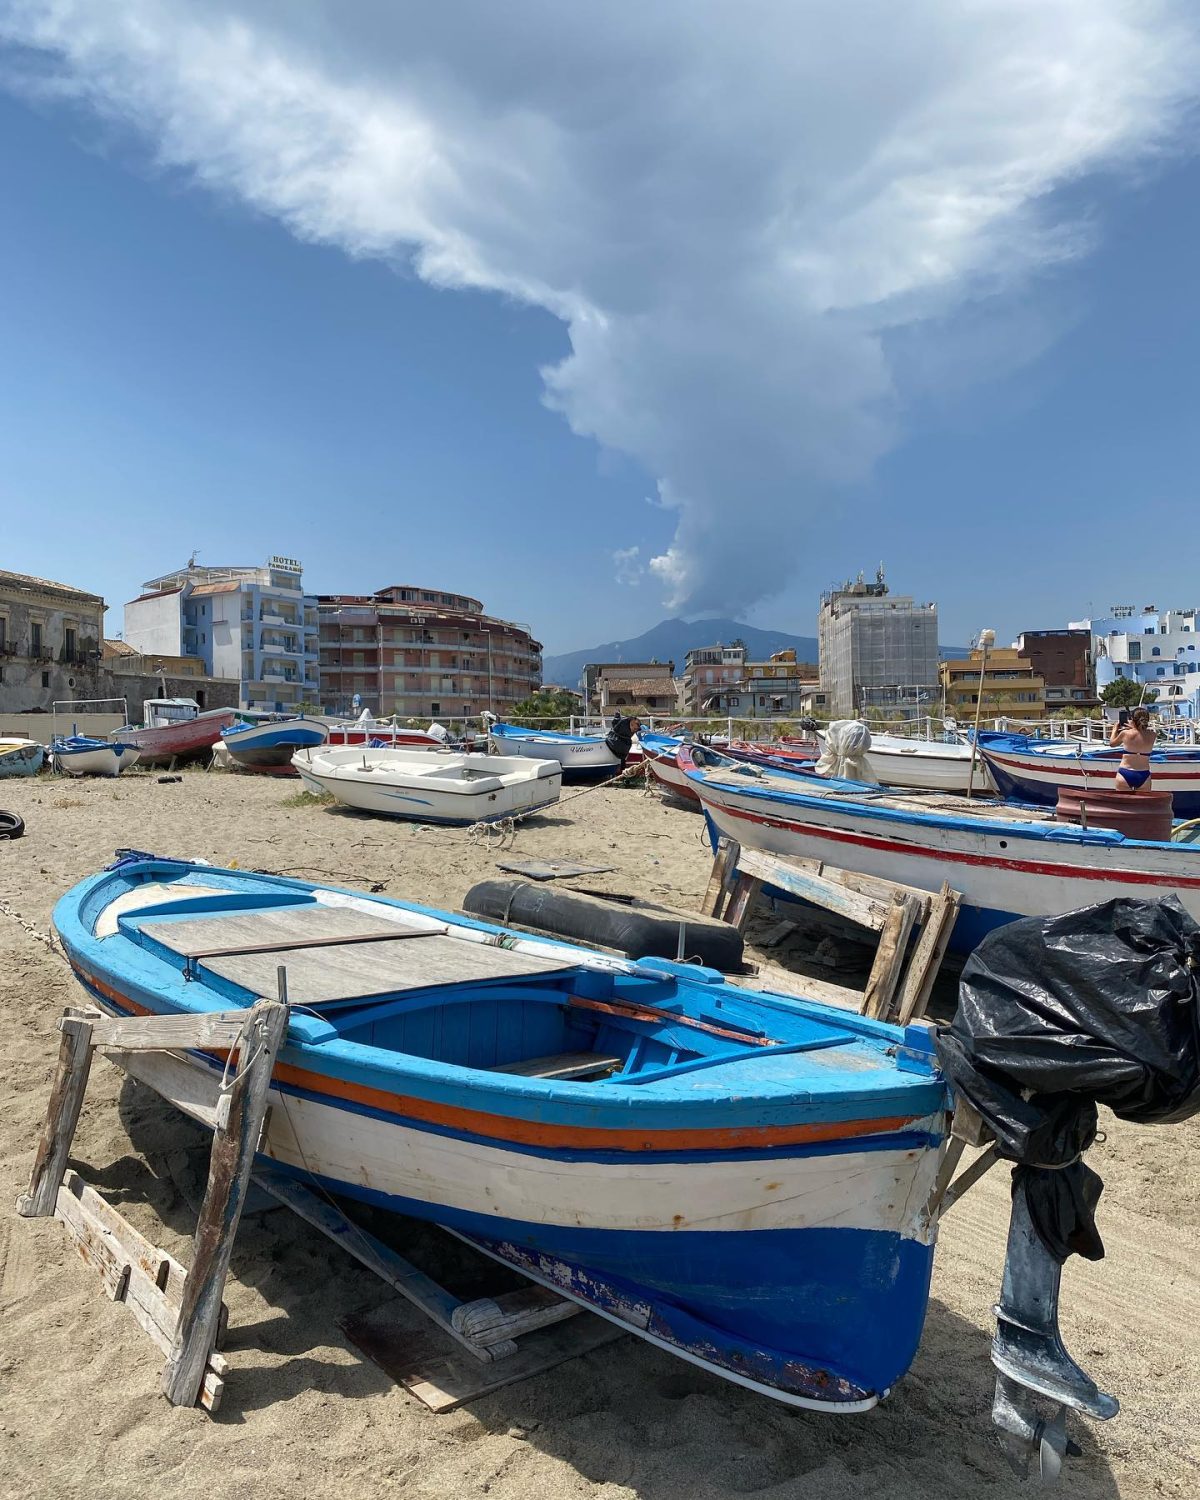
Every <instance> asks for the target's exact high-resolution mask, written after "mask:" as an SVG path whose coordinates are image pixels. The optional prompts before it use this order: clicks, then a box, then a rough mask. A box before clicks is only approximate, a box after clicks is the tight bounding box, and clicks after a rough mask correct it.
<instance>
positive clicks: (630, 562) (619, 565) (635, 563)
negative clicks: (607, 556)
mask: <svg viewBox="0 0 1200 1500" xmlns="http://www.w3.org/2000/svg"><path fill="white" fill-rule="evenodd" d="M641 552H642V549H641V548H640V547H618V548H617V550H616V551H615V552H614V553H613V554H612V560H613V569H614V577H615V578H616V580H617V582H618V583H619V584H623V585H624V586H625V587H626V588H636V587H637V585H638V584H639V583H641V581H642V576H643V574H644V572H645V569H644V568H643V567H642V564H641Z"/></svg>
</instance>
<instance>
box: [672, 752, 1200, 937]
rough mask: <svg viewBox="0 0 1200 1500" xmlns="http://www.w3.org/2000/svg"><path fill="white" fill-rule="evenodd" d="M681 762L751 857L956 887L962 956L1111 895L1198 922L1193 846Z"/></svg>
mask: <svg viewBox="0 0 1200 1500" xmlns="http://www.w3.org/2000/svg"><path fill="white" fill-rule="evenodd" d="M678 759H679V763H680V765H681V766H682V767H683V769H684V770H685V772H686V774H687V777H688V780H689V782H690V783H691V785H692V786H693V787H694V788H695V790H696V794H697V796H698V797H699V798H700V801H701V803H702V805H703V807H704V811H705V812H706V813H707V814H708V817H709V821H710V825H711V826H712V827H713V828H714V829H715V831H716V832H717V833H719V834H725V835H727V836H728V837H730V838H732V839H736V840H737V842H738V843H740V844H743V845H745V846H746V847H747V848H751V849H764V850H767V851H768V852H770V853H773V854H785V855H786V854H790V855H796V856H798V857H801V858H804V859H816V860H826V861H828V862H829V863H830V864H831V865H836V866H838V867H839V868H841V869H844V870H856V871H858V872H859V873H861V874H864V875H881V876H884V877H886V878H887V879H889V880H897V881H900V882H901V883H903V884H905V885H912V886H917V887H919V888H921V889H923V890H928V891H936V890H940V888H941V886H942V883H943V882H944V881H949V883H950V885H951V886H952V887H954V889H956V890H958V891H961V892H962V896H963V901H962V905H961V906H960V908H959V916H958V922H957V925H956V927H955V929H954V934H953V937H952V943H953V945H954V946H955V947H956V948H958V949H960V950H962V951H968V950H970V949H971V948H973V947H974V946H975V944H976V943H977V942H978V941H979V939H980V938H981V937H982V936H983V934H984V933H985V932H988V931H990V930H991V928H993V927H998V926H1000V925H1001V924H1002V923H1004V922H1010V921H1012V920H1013V918H1014V917H1043V916H1052V915H1056V914H1058V913H1060V912H1067V911H1073V910H1075V909H1076V908H1078V907H1081V906H1091V905H1093V904H1094V903H1095V902H1098V901H1107V900H1109V899H1110V898H1111V897H1114V896H1131V897H1134V898H1136V899H1140V900H1143V901H1145V900H1153V899H1154V898H1155V897H1157V896H1165V895H1168V894H1169V893H1172V892H1173V893H1174V894H1176V895H1177V896H1178V897H1179V899H1180V900H1181V901H1182V902H1183V904H1184V906H1186V907H1187V909H1188V911H1189V912H1190V913H1191V914H1192V916H1194V917H1196V918H1197V919H1198V920H1200V846H1198V845H1193V844H1188V843H1158V842H1153V841H1150V840H1142V839H1130V838H1126V837H1125V835H1124V834H1121V833H1117V832H1115V831H1113V830H1110V829H1106V828H1089V829H1083V828H1080V827H1079V826H1077V825H1076V824H1074V823H1060V822H1058V821H1056V820H1055V818H1054V817H1053V815H1052V814H1051V813H1049V812H1048V811H1047V810H1046V809H1044V808H1038V807H1015V806H1010V805H1006V804H1000V803H996V802H992V801H986V800H985V801H969V800H968V799H967V798H966V797H951V796H943V795H940V794H933V793H930V794H922V793H917V792H902V791H890V790H887V789H885V788H882V787H877V786H871V785H868V784H867V783H865V782H856V781H835V780H827V781H822V782H820V783H815V782H814V780H813V778H811V777H806V776H795V775H790V774H788V773H787V772H785V771H767V770H763V769H761V768H759V767H755V766H746V765H738V764H736V763H735V762H733V761H730V760H728V759H727V758H724V757H722V756H720V755H718V754H716V752H714V751H712V750H708V749H704V748H701V747H699V746H691V747H689V746H686V745H685V746H682V747H681V748H680V750H679V751H678Z"/></svg>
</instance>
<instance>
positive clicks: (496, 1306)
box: [450, 1286, 583, 1346]
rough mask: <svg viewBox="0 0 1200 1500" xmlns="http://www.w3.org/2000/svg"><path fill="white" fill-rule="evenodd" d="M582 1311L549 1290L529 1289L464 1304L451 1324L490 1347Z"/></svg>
mask: <svg viewBox="0 0 1200 1500" xmlns="http://www.w3.org/2000/svg"><path fill="white" fill-rule="evenodd" d="M582 1311H583V1309H582V1307H580V1305H579V1303H578V1302H568V1301H567V1300H566V1298H565V1297H560V1296H559V1295H558V1293H557V1292H552V1291H551V1290H550V1289H549V1287H544V1286H528V1287H522V1288H521V1290H520V1291H517V1292H504V1293H503V1294H502V1295H501V1296H499V1297H483V1298H480V1300H479V1301H477V1302H463V1303H460V1304H459V1306H458V1307H456V1308H455V1309H454V1312H453V1313H452V1314H451V1319H450V1321H451V1322H452V1323H453V1325H454V1327H455V1328H456V1329H457V1331H458V1332H459V1333H461V1334H462V1335H463V1336H464V1337H465V1338H468V1339H470V1340H471V1341H472V1343H475V1344H483V1345H485V1346H486V1345H492V1344H497V1343H502V1342H504V1341H505V1340H507V1339H517V1338H520V1337H521V1335H522V1334H524V1333H532V1331H533V1330H534V1329H535V1328H545V1327H547V1326H548V1325H549V1324H551V1323H562V1322H564V1321H565V1320H566V1319H567V1318H573V1317H574V1316H575V1315H576V1313H580V1312H582Z"/></svg>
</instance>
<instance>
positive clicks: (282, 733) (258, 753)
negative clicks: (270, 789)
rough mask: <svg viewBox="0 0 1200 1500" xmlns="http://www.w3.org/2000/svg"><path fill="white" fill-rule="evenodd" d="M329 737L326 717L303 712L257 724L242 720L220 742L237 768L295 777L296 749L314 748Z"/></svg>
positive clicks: (270, 774) (231, 726)
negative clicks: (312, 715) (321, 717)
mask: <svg viewBox="0 0 1200 1500" xmlns="http://www.w3.org/2000/svg"><path fill="white" fill-rule="evenodd" d="M328 738H329V726H328V725H327V724H326V723H325V722H324V721H323V720H321V719H310V718H306V717H305V716H304V715H303V714H297V715H294V716H293V717H291V718H286V719H285V718H272V719H267V720H265V721H261V722H258V723H247V722H245V721H242V722H240V723H237V724H231V725H230V726H229V728H228V729H223V730H222V731H221V744H222V745H223V746H224V747H225V749H226V750H227V751H228V752H229V758H230V760H231V761H232V763H233V765H234V766H235V767H236V768H237V769H238V770H241V771H258V772H261V773H264V774H266V775H269V776H295V774H296V769H295V767H294V766H293V765H292V756H293V755H295V753H296V751H297V750H311V749H312V748H313V747H314V746H316V745H323V744H324V743H325V741H326V740H327V739H328Z"/></svg>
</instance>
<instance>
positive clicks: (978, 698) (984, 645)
mask: <svg viewBox="0 0 1200 1500" xmlns="http://www.w3.org/2000/svg"><path fill="white" fill-rule="evenodd" d="M995 639H996V632H995V631H994V630H981V631H980V632H979V691H978V693H976V695H975V733H974V734H973V735H972V736H971V767H970V770H969V772H968V773H967V796H968V798H970V797H973V796H974V795H975V760H976V757H977V756H978V754H979V718H980V715H981V714H982V713H983V678H984V674H985V673H986V672H987V654H988V647H989V646H990V645H991V644H992V642H993V641H994V640H995Z"/></svg>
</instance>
